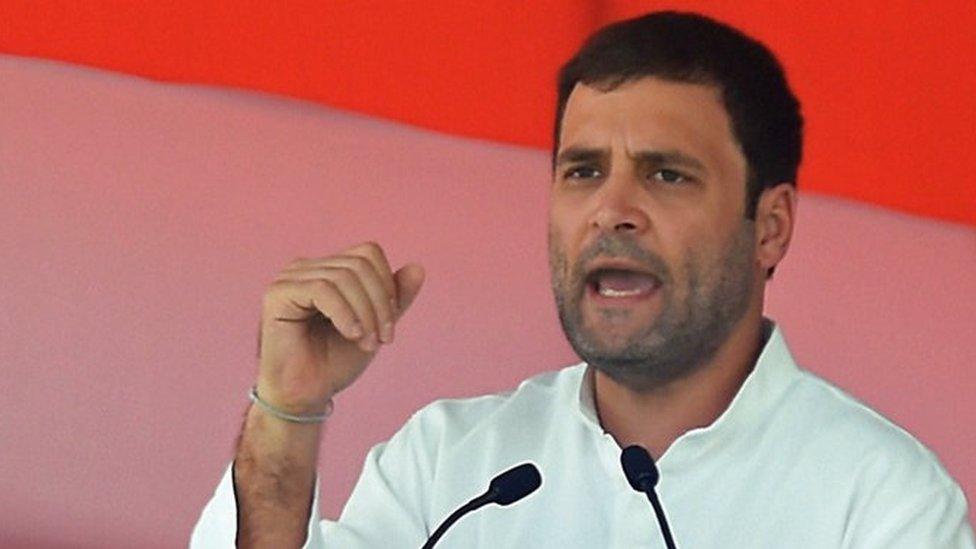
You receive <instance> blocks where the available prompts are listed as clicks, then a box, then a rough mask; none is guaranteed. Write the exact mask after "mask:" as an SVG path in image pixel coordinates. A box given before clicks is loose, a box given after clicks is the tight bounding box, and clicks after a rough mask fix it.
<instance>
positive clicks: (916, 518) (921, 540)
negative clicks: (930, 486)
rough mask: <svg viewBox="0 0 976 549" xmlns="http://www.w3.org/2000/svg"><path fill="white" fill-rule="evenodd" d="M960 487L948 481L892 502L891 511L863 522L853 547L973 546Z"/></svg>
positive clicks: (946, 548)
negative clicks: (861, 534) (945, 484)
mask: <svg viewBox="0 0 976 549" xmlns="http://www.w3.org/2000/svg"><path fill="white" fill-rule="evenodd" d="M967 514H968V512H967V505H966V498H965V496H964V495H963V492H962V490H961V489H960V488H959V486H957V485H955V484H950V485H947V486H943V487H940V488H937V489H935V490H932V491H929V492H928V493H922V494H918V495H917V497H911V498H909V499H908V500H904V501H900V502H894V501H893V502H891V511H890V512H889V513H887V515H886V516H884V517H880V518H879V519H878V521H877V522H876V523H875V524H865V525H863V528H862V530H863V536H861V539H860V540H859V541H858V542H857V543H856V544H854V545H852V547H865V548H878V549H882V548H884V549H899V548H905V549H909V548H917V547H925V548H927V549H976V541H974V539H973V529H972V526H971V525H970V524H969V518H968V516H967Z"/></svg>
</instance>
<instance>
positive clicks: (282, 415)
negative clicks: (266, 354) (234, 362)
mask: <svg viewBox="0 0 976 549" xmlns="http://www.w3.org/2000/svg"><path fill="white" fill-rule="evenodd" d="M248 397H249V398H250V399H251V402H253V403H255V404H257V405H258V406H260V407H261V409H262V410H264V411H265V412H268V413H269V414H271V415H272V416H274V417H276V418H278V419H283V420H285V421H290V422H292V423H322V422H323V421H325V418H327V417H329V416H330V415H332V410H333V409H334V408H335V404H333V402H332V399H331V398H330V399H329V401H328V402H326V403H325V412H323V413H322V414H318V415H311V416H296V415H293V414H289V413H288V412H285V411H282V410H279V409H277V408H275V407H274V406H272V405H270V404H268V403H267V402H265V401H263V400H261V397H259V396H258V388H257V387H251V392H250V393H248Z"/></svg>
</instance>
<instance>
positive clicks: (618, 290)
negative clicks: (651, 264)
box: [586, 268, 661, 299]
mask: <svg viewBox="0 0 976 549" xmlns="http://www.w3.org/2000/svg"><path fill="white" fill-rule="evenodd" d="M586 287H587V290H588V292H589V293H590V294H591V295H594V296H599V297H601V298H606V299H628V298H629V299H640V298H642V297H647V296H650V295H651V294H653V293H654V292H655V291H656V290H657V289H658V288H660V287H661V280H660V279H659V278H657V277H656V276H654V275H652V274H650V273H644V272H638V271H631V270H626V269H615V268H601V269H595V270H594V271H593V272H591V273H590V274H588V275H587V277H586Z"/></svg>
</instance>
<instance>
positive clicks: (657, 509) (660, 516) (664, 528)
mask: <svg viewBox="0 0 976 549" xmlns="http://www.w3.org/2000/svg"><path fill="white" fill-rule="evenodd" d="M645 494H647V499H649V500H651V505H653V506H654V514H655V515H657V523H658V525H660V526H661V534H662V535H664V544H665V545H666V546H667V548H668V549H677V548H676V547H675V545H674V538H672V537H671V528H669V527H668V520H667V519H666V518H664V508H663V507H661V502H660V501H659V500H658V499H657V492H655V491H654V488H653V487H651V489H649V490H647V491H646V492H645Z"/></svg>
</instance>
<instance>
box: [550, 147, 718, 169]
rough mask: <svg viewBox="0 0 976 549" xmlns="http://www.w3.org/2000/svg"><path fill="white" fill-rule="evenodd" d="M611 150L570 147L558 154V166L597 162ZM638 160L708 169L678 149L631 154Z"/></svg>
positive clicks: (653, 163)
mask: <svg viewBox="0 0 976 549" xmlns="http://www.w3.org/2000/svg"><path fill="white" fill-rule="evenodd" d="M608 155H609V151H608V150H606V149H596V148H591V147H568V148H566V149H564V150H563V151H562V152H560V153H559V155H558V156H556V166H562V165H563V164H571V163H575V162H595V161H598V160H601V159H603V158H606V157H607V156H608ZM630 156H631V158H633V159H634V160H636V161H638V162H643V163H645V164H651V165H655V166H658V165H661V164H667V165H671V166H684V167H686V168H692V169H695V170H700V171H703V172H704V171H707V170H706V169H705V165H704V164H703V163H702V162H701V161H699V160H698V159H697V158H695V157H693V156H689V155H687V154H685V153H682V152H680V151H676V150H663V151H658V150H644V151H637V152H636V153H634V154H632V155H630Z"/></svg>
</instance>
